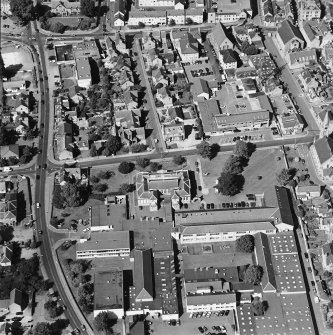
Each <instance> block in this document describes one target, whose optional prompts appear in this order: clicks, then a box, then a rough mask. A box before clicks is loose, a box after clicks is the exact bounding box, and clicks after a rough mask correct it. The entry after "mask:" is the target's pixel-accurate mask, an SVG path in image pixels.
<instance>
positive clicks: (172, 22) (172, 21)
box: [169, 19, 176, 27]
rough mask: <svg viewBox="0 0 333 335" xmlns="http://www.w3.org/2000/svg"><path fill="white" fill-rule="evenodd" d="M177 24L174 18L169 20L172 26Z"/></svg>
mask: <svg viewBox="0 0 333 335" xmlns="http://www.w3.org/2000/svg"><path fill="white" fill-rule="evenodd" d="M175 25H176V21H175V20H174V19H170V20H169V26H170V27H173V26H175Z"/></svg>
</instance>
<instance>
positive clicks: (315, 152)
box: [310, 136, 333, 176]
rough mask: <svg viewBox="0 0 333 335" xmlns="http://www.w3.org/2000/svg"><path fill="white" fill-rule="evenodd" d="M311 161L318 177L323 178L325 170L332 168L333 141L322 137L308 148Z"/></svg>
mask: <svg viewBox="0 0 333 335" xmlns="http://www.w3.org/2000/svg"><path fill="white" fill-rule="evenodd" d="M310 153H311V156H312V160H313V162H314V165H315V167H316V169H317V172H318V173H319V175H321V176H323V175H324V173H325V170H329V169H330V168H331V167H332V166H333V139H331V138H330V137H326V136H324V137H322V138H320V139H319V140H317V141H315V142H314V144H313V145H312V146H311V147H310Z"/></svg>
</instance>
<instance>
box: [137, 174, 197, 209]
mask: <svg viewBox="0 0 333 335" xmlns="http://www.w3.org/2000/svg"><path fill="white" fill-rule="evenodd" d="M135 185H136V190H135V196H136V204H137V206H139V207H147V206H149V209H150V210H151V211H157V210H158V209H159V208H160V204H161V202H162V201H163V200H164V201H166V200H168V201H171V204H172V207H173V208H174V209H179V208H180V206H181V205H182V204H186V203H190V201H191V181H190V177H189V172H188V170H178V171H172V172H169V171H164V170H161V171H159V172H156V173H149V172H139V173H137V175H136V176H135Z"/></svg>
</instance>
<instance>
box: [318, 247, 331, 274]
mask: <svg viewBox="0 0 333 335" xmlns="http://www.w3.org/2000/svg"><path fill="white" fill-rule="evenodd" d="M321 255H322V264H323V268H324V269H325V270H329V271H332V269H333V243H326V244H324V245H323V246H322V247H321Z"/></svg>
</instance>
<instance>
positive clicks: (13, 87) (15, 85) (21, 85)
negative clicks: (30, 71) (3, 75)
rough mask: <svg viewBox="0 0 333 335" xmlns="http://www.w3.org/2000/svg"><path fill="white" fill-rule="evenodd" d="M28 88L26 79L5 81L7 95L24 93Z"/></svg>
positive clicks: (4, 86)
mask: <svg viewBox="0 0 333 335" xmlns="http://www.w3.org/2000/svg"><path fill="white" fill-rule="evenodd" d="M26 88H27V86H26V82H25V80H15V81H5V80H4V81H3V89H4V90H5V94H6V96H12V95H16V94H19V93H22V91H25V90H26Z"/></svg>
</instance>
